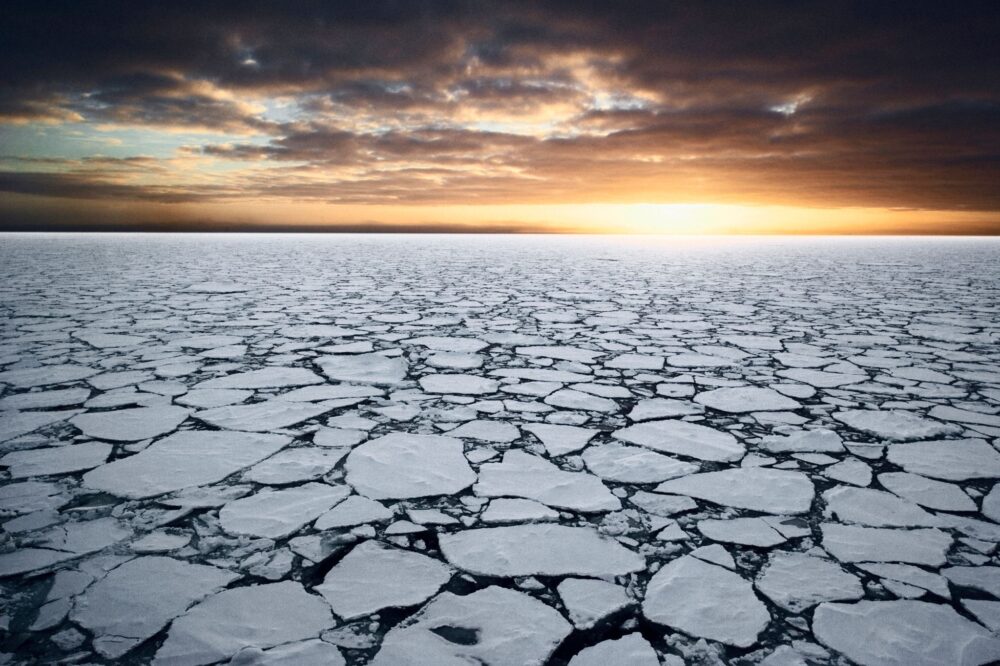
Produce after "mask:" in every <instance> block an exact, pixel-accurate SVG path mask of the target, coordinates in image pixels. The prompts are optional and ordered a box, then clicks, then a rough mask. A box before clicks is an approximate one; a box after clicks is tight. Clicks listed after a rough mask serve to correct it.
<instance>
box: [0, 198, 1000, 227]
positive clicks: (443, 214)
mask: <svg viewBox="0 0 1000 666" xmlns="http://www.w3.org/2000/svg"><path fill="white" fill-rule="evenodd" d="M29 207H30V208H31V209H33V210H39V211H41V212H42V214H44V215H45V216H47V217H48V219H49V220H53V219H55V220H62V221H64V222H65V223H66V227H67V228H69V227H73V228H79V229H81V230H85V229H88V228H94V227H95V226H97V227H113V228H116V229H121V230H127V229H134V230H144V229H145V230H157V231H169V230H172V229H177V230H184V231H196V230H199V229H200V228H204V229H205V230H244V231H254V230H269V231H276V230H281V229H282V228H284V227H287V228H289V229H290V230H315V231H338V230H342V231H353V232H359V231H360V232H363V231H384V230H392V231H403V232H405V231H413V232H420V231H430V232H449V231H455V232H477V231H481V232H487V233H489V232H512V233H590V234H664V235H741V234H742V235H753V234H790V235H806V234H808V235H839V234H867V235H908V234H938V235H995V234H996V233H997V231H998V229H1000V220H998V219H997V216H996V215H994V214H992V213H988V212H969V211H935V210H894V209H887V208H870V207H852V208H848V207H844V208H811V207H803V206H780V205H771V206H767V205H760V206H754V205H738V204H717V203H565V204H510V205H469V204H452V205H365V204H325V203H317V202H287V201H281V200H270V201H240V202H228V203H190V204H157V203H144V202H115V203H111V202H106V201H80V200H66V199H42V198H39V197H29V196H23V195H14V196H12V197H8V198H7V200H6V201H3V202H0V214H2V213H4V212H17V211H18V210H20V209H27V208H29ZM75 216H79V218H76V217H75ZM95 219H98V220H101V221H102V222H100V223H97V224H96V225H95V223H94V222H93V220H95ZM75 220H77V221H75ZM25 228H26V227H25V226H24V225H22V227H21V229H22V230H23V229H25ZM28 228H30V225H29V227H28ZM38 229H39V230H44V229H45V225H39V227H38Z"/></svg>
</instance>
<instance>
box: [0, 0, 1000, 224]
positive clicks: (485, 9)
mask: <svg viewBox="0 0 1000 666" xmlns="http://www.w3.org/2000/svg"><path fill="white" fill-rule="evenodd" d="M7 14H8V18H7V20H5V21H4V22H3V27H0V193H2V196H0V229H3V228H6V229H69V228H84V229H112V228H114V229H156V230H171V229H173V230H220V229H226V230H230V229H234V230H238V229H247V230H258V229H311V230H320V229H323V230H326V229H339V230H350V231H365V230H390V231H391V230H396V231H399V230H417V231H463V232H466V231H510V232H585V233H682V234H700V233H709V234H713V233H813V234H829V233H834V234H838V233H863V234H884V233H904V234H996V233H1000V186H998V183H1000V92H998V91H1000V80H998V79H1000V74H998V72H1000V56H998V52H1000V48H998V47H997V45H996V40H995V35H996V34H998V32H997V29H998V28H1000V21H998V16H1000V11H998V10H997V9H995V6H994V5H990V4H988V3H987V4H976V3H963V4H960V5H958V6H955V7H951V6H947V5H944V4H943V3H931V2H926V3H925V2H913V3H906V4H900V5H895V6H889V5H887V4H886V5H883V4H881V3H858V4H852V3H826V2H803V3H794V4H788V3H768V2H762V3H748V4H746V5H743V4H725V3H706V4H697V3H684V5H683V6H677V5H674V4H672V3H670V4H668V3H661V2H629V3H585V2H574V3H562V2H542V3H537V2H523V3H522V2H510V3H485V4H484V3H481V2H461V1H439V2H422V1H418V0H415V1H413V2H407V3H382V2H375V3H304V4H302V5H301V6H300V5H296V6H295V7H294V8H291V7H290V6H289V5H283V4H281V3H232V4H230V3H225V2H221V3H211V6H209V7H206V6H205V5H203V4H197V5H196V4H189V3H185V2H178V3H148V4H147V3H141V2H133V3H121V4H116V3H107V4H101V5H100V6H97V5H93V4H91V3H64V4H63V3H42V4H39V3H29V2H23V3H21V2H14V3H12V4H11V6H10V8H9V10H8V11H7Z"/></svg>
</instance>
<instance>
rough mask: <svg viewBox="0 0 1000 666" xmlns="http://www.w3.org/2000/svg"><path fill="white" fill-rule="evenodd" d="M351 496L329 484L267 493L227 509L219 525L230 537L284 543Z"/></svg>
mask: <svg viewBox="0 0 1000 666" xmlns="http://www.w3.org/2000/svg"><path fill="white" fill-rule="evenodd" d="M349 493H350V491H349V489H348V488H346V487H345V486H330V485H327V484H325V483H307V484H305V485H301V486H294V487H291V488H285V489H282V490H271V489H264V490H261V491H259V492H257V493H255V494H253V495H250V496H248V497H243V498H241V499H238V500H233V501H232V502H229V503H228V504H226V505H225V506H223V507H222V510H221V511H219V524H220V525H221V526H222V529H224V530H225V531H227V532H229V533H230V534H245V535H247V536H255V537H262V538H266V539H283V538H285V537H287V536H290V535H292V534H294V533H295V532H297V531H298V530H300V529H301V528H302V526H303V525H305V524H307V523H311V522H312V521H313V520H315V519H316V518H318V517H319V516H321V515H323V514H324V513H326V512H327V511H329V510H330V508H331V507H333V505H335V504H337V503H338V502H340V501H341V500H343V499H344V498H345V497H347V495H348V494H349Z"/></svg>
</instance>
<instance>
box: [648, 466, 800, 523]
mask: <svg viewBox="0 0 1000 666" xmlns="http://www.w3.org/2000/svg"><path fill="white" fill-rule="evenodd" d="M656 492H659V493H675V494H678V495H689V496H691V497H696V498H698V499H702V500H705V501H706V502H712V503H713V504H721V505H723V506H732V507H736V508H739V509H750V510H752V511H760V512H762V513H776V514H782V513H790V514H796V513H805V512H807V511H808V510H809V507H810V506H811V505H812V500H813V495H814V493H815V489H814V488H813V484H812V481H810V480H809V477H808V476H806V475H805V474H803V473H802V472H793V471H788V470H779V469H770V468H767V467H742V468H738V469H726V470H722V471H720V472H704V473H701V474H691V475H689V476H684V477H681V478H679V479H673V480H670V481H665V482H663V483H661V484H660V485H659V486H657V487H656Z"/></svg>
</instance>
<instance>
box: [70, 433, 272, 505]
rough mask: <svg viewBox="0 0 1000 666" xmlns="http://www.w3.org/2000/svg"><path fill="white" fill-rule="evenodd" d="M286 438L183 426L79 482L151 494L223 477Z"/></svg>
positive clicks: (126, 493)
mask: <svg viewBox="0 0 1000 666" xmlns="http://www.w3.org/2000/svg"><path fill="white" fill-rule="evenodd" d="M289 441H291V440H290V439H289V438H288V437H285V436H283V435H264V434H253V433H242V432H226V431H215V430H185V431H183V432H178V433H174V434H173V435H170V436H168V437H164V438H163V439H161V440H159V441H157V442H153V443H152V444H150V445H149V446H148V447H147V448H145V449H143V450H142V451H140V452H139V453H136V454H135V455H131V456H128V457H126V458H119V459H117V460H114V461H112V462H110V463H108V464H106V465H102V466H101V467H98V468H97V469H95V470H93V471H91V472H88V473H87V474H84V476H83V484H84V485H85V486H87V487H88V488H93V489H95V490H101V491H104V492H107V493H111V494H112V495H117V496H119V497H128V498H131V499H141V498H144V497H155V496H156V495H162V494H164V493H171V492H175V491H177V490H181V489H184V488H192V487H194V486H203V485H207V484H210V483H216V482H218V481H221V480H222V479H224V478H226V477H227V476H229V475H230V474H234V473H235V472H237V471H239V470H241V469H244V468H246V467H249V466H251V465H253V464H255V463H257V462H259V461H261V460H263V459H265V458H267V457H268V456H271V455H273V454H274V453H276V452H278V451H279V450H281V449H282V448H283V447H284V446H285V445H287V444H288V443H289ZM77 446H81V445H77Z"/></svg>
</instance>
